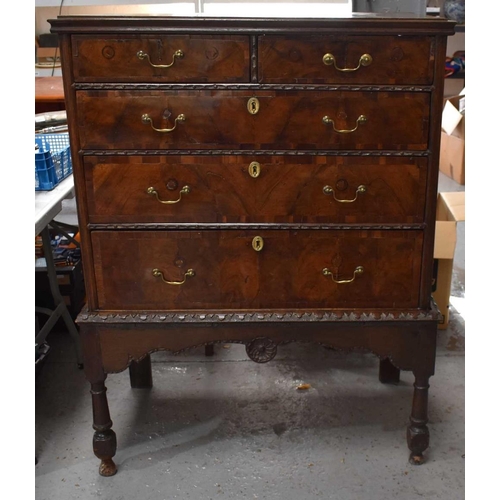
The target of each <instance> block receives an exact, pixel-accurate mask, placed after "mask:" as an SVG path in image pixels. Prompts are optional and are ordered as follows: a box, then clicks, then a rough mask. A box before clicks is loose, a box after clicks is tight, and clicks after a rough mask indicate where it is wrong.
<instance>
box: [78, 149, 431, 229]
mask: <svg viewBox="0 0 500 500" xmlns="http://www.w3.org/2000/svg"><path fill="white" fill-rule="evenodd" d="M84 165H85V177H86V185H87V200H88V212H89V221H90V222H91V223H147V222H233V223H234V222H247V223H253V222H264V223H286V222H293V223H306V222H312V223H318V222H319V223H326V222H337V223H384V224H388V223H419V222H420V223H421V222H422V221H423V214H424V200H425V188H426V176H427V159H425V158H411V157H410V158H394V157H380V156H379V157H377V156H369V157H342V156H299V157H295V156H267V155H266V156H262V155H255V156H249V155H234V156H229V155H225V156H216V155H214V156H212V155H198V156H191V155H182V156H178V155H171V156H105V157H103V156H88V157H85V158H84Z"/></svg>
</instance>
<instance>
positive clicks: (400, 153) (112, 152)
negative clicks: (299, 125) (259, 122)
mask: <svg viewBox="0 0 500 500" xmlns="http://www.w3.org/2000/svg"><path fill="white" fill-rule="evenodd" d="M83 155H84V156H136V155H142V156H169V155H172V156H178V155H207V156H221V155H229V156H236V155H240V156H249V155H250V156H394V157H404V158H406V157H413V156H415V157H425V156H429V155H430V151H428V150H424V151H406V150H397V151H393V150H379V149H377V150H349V151H345V150H344V151H343V150H337V149H331V150H330V149H329V150H320V149H318V150H310V149H302V150H301V149H284V150H266V149H246V150H242V149H87V150H85V151H84V152H83Z"/></svg>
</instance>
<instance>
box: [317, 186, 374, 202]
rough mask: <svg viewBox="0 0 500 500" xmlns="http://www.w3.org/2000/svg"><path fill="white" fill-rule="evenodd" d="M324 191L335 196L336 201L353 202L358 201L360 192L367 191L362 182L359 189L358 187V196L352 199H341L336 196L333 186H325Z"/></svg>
mask: <svg viewBox="0 0 500 500" xmlns="http://www.w3.org/2000/svg"><path fill="white" fill-rule="evenodd" d="M323 193H325V194H327V195H328V194H331V195H332V196H333V199H334V200H335V201H338V202H339V203H353V202H354V201H356V200H357V199H358V194H360V193H366V186H364V185H363V184H361V185H360V186H358V189H356V196H355V197H354V198H353V199H352V200H339V199H338V198H337V197H336V196H335V190H334V189H333V188H332V186H325V187H324V188H323Z"/></svg>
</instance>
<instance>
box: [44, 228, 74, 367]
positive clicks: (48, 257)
mask: <svg viewBox="0 0 500 500" xmlns="http://www.w3.org/2000/svg"><path fill="white" fill-rule="evenodd" d="M41 236H42V243H43V253H44V256H45V262H46V265H47V275H48V278H49V286H50V291H51V293H52V298H53V299H54V305H55V309H54V310H53V311H49V310H47V309H44V308H39V310H40V311H42V312H44V313H46V314H49V315H50V316H49V320H48V321H47V323H46V324H45V325H44V326H43V328H42V329H41V330H40V332H39V333H38V335H36V337H35V343H36V344H41V343H42V342H43V341H44V340H45V338H46V337H47V335H48V333H49V331H50V330H51V329H52V327H53V326H54V325H55V323H56V322H57V320H58V319H59V317H62V318H63V320H64V323H65V325H66V328H67V329H68V332H69V334H70V335H71V337H72V338H73V341H74V343H75V350H76V360H77V363H78V367H79V368H82V367H83V357H82V351H81V347H80V336H79V334H78V330H77V328H76V325H75V323H74V321H73V318H72V317H71V314H70V313H69V311H68V308H67V307H66V303H65V302H64V298H63V296H62V295H61V291H60V290H59V284H58V283H57V273H56V268H55V265H54V258H53V256H52V245H51V243H50V241H51V239H50V233H49V228H48V227H45V228H44V229H43V230H42V232H41ZM47 311H48V312H47Z"/></svg>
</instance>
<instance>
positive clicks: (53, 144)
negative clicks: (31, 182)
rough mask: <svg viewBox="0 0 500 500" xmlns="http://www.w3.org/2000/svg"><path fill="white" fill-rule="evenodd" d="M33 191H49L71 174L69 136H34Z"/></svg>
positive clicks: (66, 134)
mask: <svg viewBox="0 0 500 500" xmlns="http://www.w3.org/2000/svg"><path fill="white" fill-rule="evenodd" d="M35 144H36V145H38V149H37V150H35V191H50V190H51V189H54V188H55V187H56V186H57V185H58V184H59V183H60V182H61V181H62V180H63V179H65V178H66V177H68V175H69V174H71V173H72V172H73V164H72V163H71V151H70V147H69V134H68V133H64V134H35Z"/></svg>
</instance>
